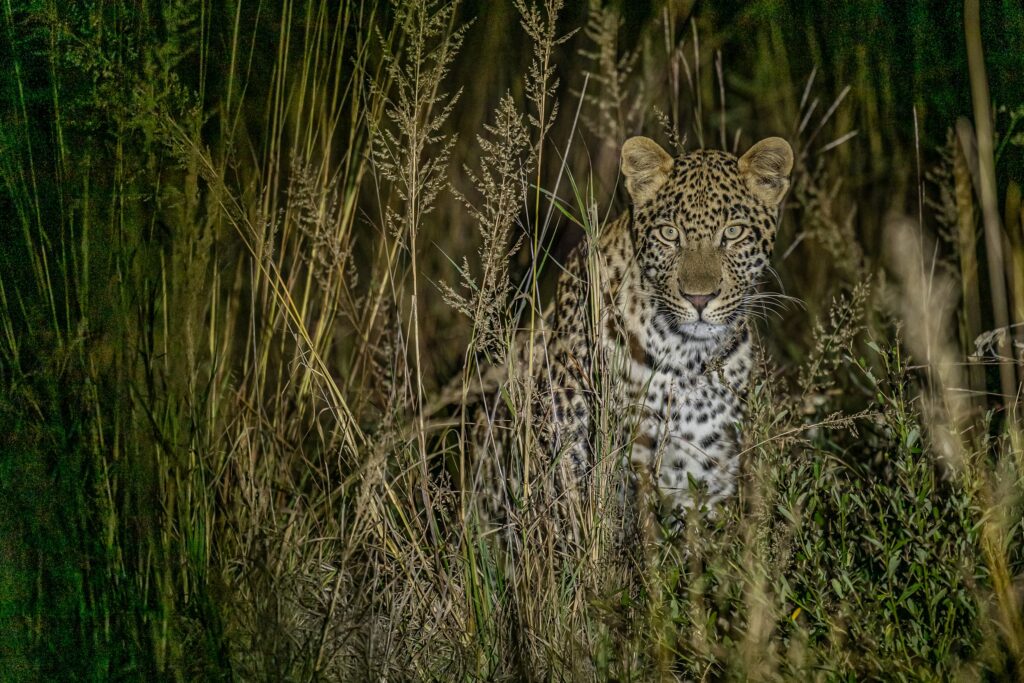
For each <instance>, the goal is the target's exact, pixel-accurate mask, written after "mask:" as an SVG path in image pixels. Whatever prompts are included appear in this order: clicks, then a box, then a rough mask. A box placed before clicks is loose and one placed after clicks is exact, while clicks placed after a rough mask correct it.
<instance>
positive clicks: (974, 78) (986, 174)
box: [964, 0, 1017, 401]
mask: <svg viewBox="0 0 1024 683" xmlns="http://www.w3.org/2000/svg"><path fill="white" fill-rule="evenodd" d="M978 5H979V2H978V0H965V2H964V33H965V35H966V39H967V64H968V69H969V71H970V81H971V100H972V103H973V105H974V121H975V127H976V131H977V141H978V185H979V190H980V192H979V195H980V197H981V215H982V219H983V223H984V226H985V252H986V260H987V262H988V275H989V286H990V287H991V291H992V317H993V320H994V322H995V326H996V327H997V328H1008V327H1009V325H1010V317H1009V307H1008V300H1007V299H1008V297H1007V293H1006V269H1005V268H1004V265H1003V263H1004V258H1003V237H1002V228H1001V226H1000V224H999V206H998V197H997V189H996V164H995V155H994V149H993V137H992V136H993V132H992V100H991V96H990V95H989V90H988V77H987V76H986V73H985V54H984V51H983V49H982V44H981V17H980V9H979V6H978ZM999 385H1000V389H1001V392H1002V395H1003V398H1004V400H1005V401H1009V400H1011V398H1012V397H1014V396H1016V394H1017V381H1016V372H1015V369H1014V367H1013V365H1012V364H1011V363H1008V362H1005V361H1003V362H1000V363H999Z"/></svg>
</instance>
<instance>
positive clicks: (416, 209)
mask: <svg viewBox="0 0 1024 683" xmlns="http://www.w3.org/2000/svg"><path fill="white" fill-rule="evenodd" d="M2 10H3V36H4V37H3V41H2V42H3V56H4V63H5V64H7V65H8V68H7V69H6V70H5V72H4V73H3V75H2V77H0V83H2V86H0V87H2V89H3V99H2V101H3V102H4V103H5V104H4V108H3V113H4V116H3V121H4V124H3V126H2V127H0V178H2V181H3V185H2V191H0V206H2V207H3V213H2V215H3V216H4V218H5V221H4V228H5V229H4V243H3V247H4V248H3V251H2V254H0V259H2V270H0V321H2V328H0V372H2V381H3V392H2V394H0V416H2V425H3V429H4V432H5V434H6V436H5V438H4V440H3V447H2V457H0V468H2V469H0V539H2V540H0V549H2V552H0V557H2V562H0V672H2V673H3V677H4V679H5V680H6V679H10V680H56V679H59V680H72V679H109V678H114V677H118V678H126V679H140V680H155V679H159V680H163V679H168V680H195V679H199V680H206V679H235V678H237V679H242V680H249V679H254V680H274V681H277V680H367V679H370V678H374V679H378V678H379V679H396V680H454V679H469V680H497V679H508V680H523V679H526V680H531V679H536V680H543V679H554V680H561V679H585V680H592V679H601V680H606V679H615V680H652V679H659V680H660V679H672V678H683V679H694V680H696V679H701V680H704V679H710V678H735V679H758V680H762V679H771V680H775V679H782V680H790V679H793V680H807V679H811V678H813V679H827V680H832V679H851V680H859V679H872V678H897V679H905V680H917V679H950V678H955V679H958V680H959V679H964V680H980V679H985V680H992V679H1005V680H1014V679H1017V678H1019V677H1020V676H1021V675H1022V672H1024V626H1022V614H1021V610H1022V596H1021V588H1020V586H1021V580H1020V576H1021V571H1022V562H1024V523H1022V519H1024V514H1022V512H1024V509H1022V507H1024V500H1022V494H1024V422H1022V412H1021V410H1020V407H1019V398H1020V397H1019V393H1020V382H1021V379H1020V378H1021V376H1022V374H1024V373H1022V365H1021V363H1022V362H1024V345H1022V341H1021V340H1022V339H1024V336H1022V335H1024V318H1022V317H1021V316H1022V313H1021V312H1022V311H1024V293H1022V292H1024V290H1022V282H1024V278H1022V276H1021V272H1024V270H1022V269H1024V246H1022V245H1024V212H1022V209H1021V201H1020V189H1019V184H1020V171H1021V169H1022V167H1024V166H1022V164H1024V150H1022V140H1021V137H1020V136H1021V133H1020V131H1019V130H1018V129H1017V127H1018V125H1019V122H1020V121H1021V120H1024V116H1022V115H1021V105H1022V103H1021V102H1019V101H1016V100H1015V99H1014V98H1019V93H1020V80H1019V79H1020V76H1019V74H1020V73H1022V70H1021V67H1024V64H1021V60H1022V57H1021V55H1020V52H1019V50H1016V49H1015V48H1016V46H1017V45H1019V39H1020V32H1021V30H1024V13H1022V12H1021V11H1020V10H1019V8H1015V7H1014V6H1012V5H1009V4H1007V5H1000V6H996V5H991V4H984V5H982V6H980V7H979V3H977V2H973V3H972V2H968V3H966V5H965V7H964V11H963V12H961V11H960V9H959V8H948V7H944V8H940V9H936V8H934V7H930V6H928V5H927V4H926V3H918V2H915V3H910V4H909V5H907V6H906V8H903V9H901V8H894V7H893V6H891V5H889V4H887V3H882V2H869V3H860V5H859V6H858V7H857V8H855V9H854V8H852V6H851V8H847V7H846V6H840V5H835V6H832V7H830V8H829V9H828V10H827V11H819V10H820V7H818V6H817V3H803V2H798V1H796V0H793V1H791V2H781V3H761V2H757V3H745V4H743V5H736V6H735V7H733V6H731V5H729V4H719V3H716V4H714V5H710V4H709V5H691V4H689V3H666V4H664V5H662V4H658V3H654V4H651V5H650V6H648V5H646V4H644V3H639V4H637V3H622V4H621V5H620V4H615V3H610V4H603V3H596V2H595V3H589V4H583V3H568V4H565V3H561V2H556V1H554V0H543V1H541V0H515V1H513V2H507V3H506V2H494V3H474V2H469V1H468V0H467V1H466V2H464V3H463V4H458V3H447V2H443V1H439V0H411V1H410V2H393V3H384V2H378V1H377V0H354V1H352V2H343V3H336V2H326V1H325V0H306V1H304V2H297V1H295V0H285V1H284V2H282V3H279V4H276V5H273V4H272V5H268V4H260V3H255V4H250V3H245V2H236V3H213V2H209V0H182V1H180V2H172V3H171V2H169V3H148V2H143V3H122V2H113V3H109V2H108V3H76V4H70V5H65V4H61V3H54V2H40V3H18V2H15V1H14V0H4V3H3V8H2ZM895 45H907V46H909V47H908V48H907V50H905V51H901V50H900V49H897V48H896V47H894V46H895ZM936 54H942V55H943V56H944V59H942V60H937V59H933V57H935V55H936ZM930 63H935V64H940V63H941V66H935V67H930V66H927V65H928V64H930ZM641 132H642V133H644V134H647V135H653V136H658V137H661V138H662V139H664V140H666V141H667V142H669V143H672V144H673V145H676V146H679V147H686V148H690V149H692V148H694V147H698V146H709V147H726V148H728V149H730V150H739V151H742V150H743V149H744V148H745V147H746V146H747V145H749V144H750V143H751V142H753V141H754V140H757V139H759V138H760V137H762V136H765V135H772V134H781V135H785V136H786V137H787V138H788V139H789V140H790V141H791V143H792V144H793V146H794V149H795V150H796V152H797V164H796V167H795V169H794V177H793V191H792V193H791V196H790V198H789V199H788V201H787V204H786V208H785V211H784V216H783V219H782V224H781V228H780V237H779V243H778V246H777V250H776V255H775V258H774V261H773V265H774V267H775V271H776V279H775V281H773V282H770V283H767V284H766V285H765V286H766V287H768V288H770V289H777V290H779V291H780V292H781V293H784V294H786V295H787V296H791V297H796V298H797V299H799V300H800V301H802V305H790V306H786V307H784V308H783V309H781V310H777V311H776V310H774V309H771V308H766V309H765V310H764V311H763V314H762V315H759V316H758V319H757V336H758V338H759V342H760V344H759V347H760V351H759V353H760V355H759V362H758V367H757V369H756V371H755V377H754V380H753V383H752V386H751V392H750V398H749V401H748V414H749V415H748V419H747V422H746V425H745V428H744V445H743V451H744V459H745V463H744V475H743V486H742V490H741V494H740V495H739V496H738V499H737V500H736V501H734V502H733V503H731V504H730V505H728V506H726V507H725V508H723V510H722V511H721V512H720V514H719V515H717V516H716V517H715V518H714V519H713V520H705V519H702V518H700V517H698V516H691V518H690V519H688V520H687V521H686V524H685V525H684V527H685V528H684V532H683V533H682V534H681V535H680V537H679V538H672V537H671V534H668V533H667V532H666V530H665V529H662V528H661V524H660V521H659V519H658V518H657V515H655V514H653V513H652V512H651V511H650V510H646V509H643V508H642V506H641V507H640V508H638V509H626V508H624V507H623V506H622V501H623V498H622V496H621V495H620V493H619V486H620V485H621V480H620V479H621V478H620V477H619V476H618V471H617V468H616V463H617V462H618V461H619V456H620V453H621V448H623V447H624V446H625V444H624V443H623V434H627V433H628V432H629V427H630V420H631V419H632V415H633V413H632V412H631V408H630V407H629V406H628V405H625V404H624V399H623V397H621V396H619V395H618V393H617V391H616V389H617V388H616V387H615V386H614V385H613V383H609V382H604V381H603V378H604V377H605V376H607V375H606V374H605V373H604V372H602V371H600V370H599V371H598V372H597V373H596V374H595V376H594V377H593V378H592V379H593V381H594V386H595V388H596V390H597V391H599V392H600V395H601V396H602V401H601V402H600V409H599V411H598V414H597V415H596V416H595V423H596V424H597V425H598V427H597V434H598V439H597V443H598V444H599V446H598V450H599V451H600V453H599V461H600V462H601V464H602V467H600V468H599V470H598V471H596V472H595V473H594V477H595V478H594V481H595V486H593V487H591V488H590V489H589V490H588V492H587V496H584V497H582V498H580V499H579V500H578V501H576V503H575V504H576V506H577V507H576V508H575V509H574V510H573V513H574V517H573V519H575V520H576V521H577V523H578V524H579V528H578V529H577V530H576V532H577V539H578V540H580V543H579V545H578V546H577V548H576V549H575V550H567V549H566V548H565V547H564V546H562V545H560V544H559V543H558V536H559V533H560V532H561V531H562V530H560V529H556V528H552V519H553V517H552V514H551V513H550V510H549V508H548V507H546V505H547V503H550V494H551V491H550V489H549V488H547V489H546V488H545V487H549V486H550V481H551V479H552V477H551V473H550V472H549V471H548V470H549V468H550V467H551V463H550V459H549V457H548V454H546V453H543V452H541V449H540V448H539V447H538V445H537V444H538V441H539V438H538V437H539V431H538V430H542V429H543V428H544V425H541V424H536V422H535V421H534V419H533V415H534V412H533V410H532V409H531V406H532V405H533V404H534V403H535V402H536V401H538V400H543V396H538V395H537V392H539V391H541V390H540V389H539V388H538V387H537V386H535V384H534V383H533V380H532V378H533V377H535V376H536V372H537V370H538V369H539V368H542V367H543V364H544V363H545V353H544V345H543V343H542V342H543V340H544V339H545V336H546V334H547V330H546V329H545V328H544V324H545V323H544V320H543V315H542V312H543V309H544V307H545V305H546V304H547V303H548V302H549V301H550V300H551V296H552V288H553V284H554V281H555V279H556V278H557V276H558V273H559V272H560V270H561V268H562V265H563V263H564V262H565V259H566V257H567V255H568V252H569V249H570V248H571V246H572V245H573V244H575V243H577V242H579V241H581V240H583V241H588V242H589V243H593V241H595V240H597V239H598V238H599V236H600V234H601V231H602V230H603V229H604V227H605V225H607V223H608V222H609V221H610V220H613V219H614V218H615V217H617V216H618V214H619V212H621V211H622V210H624V209H625V202H624V196H623V193H622V192H621V191H618V189H617V184H618V181H617V163H618V160H617V154H618V147H619V145H620V144H621V142H622V140H623V139H624V138H625V137H627V136H629V135H632V134H636V133H641ZM587 253H588V256H587V259H588V260H587V261H586V262H585V264H584V265H585V267H586V270H587V272H588V273H589V274H590V278H591V281H593V282H596V281H597V280H598V279H599V278H601V277H602V269H601V267H600V263H599V262H598V260H597V255H596V252H595V250H589V251H588V252H587ZM590 291H591V293H593V292H594V291H595V290H593V289H592V290H590ZM783 300H785V299H782V298H775V299H773V301H783ZM586 305H587V306H588V312H589V314H590V321H591V324H592V326H593V327H595V328H596V327H597V326H598V325H600V324H601V321H602V313H603V311H602V309H603V301H601V300H600V297H598V296H591V297H590V298H588V299H587V301H586ZM517 345H519V346H517ZM517 349H525V353H517ZM481 405H482V410H481V409H478V408H477V407H478V406H481ZM496 411H498V412H500V411H507V413H508V415H509V416H510V419H509V420H507V421H506V424H507V426H508V428H509V429H511V430H512V435H513V436H512V439H511V442H512V443H513V444H514V450H515V452H516V453H518V454H519V457H518V460H517V463H518V464H517V466H516V467H515V468H514V471H513V470H510V471H504V472H501V473H499V474H498V475H496V474H495V472H494V471H493V468H491V467H489V466H488V465H486V464H485V463H481V461H480V459H479V458H478V457H477V456H478V455H479V449H475V448H474V447H473V442H474V439H475V438H478V437H479V435H480V434H481V430H483V433H484V434H486V428H487V426H486V425H481V424H477V419H478V417H479V416H480V415H482V414H485V413H488V412H490V413H494V414H497V413H496ZM482 443H483V444H484V451H485V453H486V451H487V450H488V449H487V444H488V441H487V438H486V436H485V438H484V439H483V441H482ZM494 476H501V477H502V478H503V479H507V480H508V481H509V482H511V483H512V484H513V485H512V486H511V487H510V488H511V489H512V490H511V491H510V493H511V494H512V495H511V501H512V502H511V503H510V510H509V514H510V518H511V519H512V520H513V521H514V522H515V529H516V533H515V534H514V536H513V538H512V542H511V543H509V542H508V540H507V539H506V540H505V541H501V542H499V541H498V539H497V538H496V534H495V533H494V531H493V530H492V529H490V528H488V527H487V526H486V525H485V524H481V523H480V521H479V520H478V519H477V516H476V514H475V509H476V508H475V501H476V498H477V496H478V494H479V493H480V492H481V490H482V487H484V486H486V485H487V480H488V478H489V477H494Z"/></svg>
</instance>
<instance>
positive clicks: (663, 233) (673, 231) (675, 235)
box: [658, 225, 679, 242]
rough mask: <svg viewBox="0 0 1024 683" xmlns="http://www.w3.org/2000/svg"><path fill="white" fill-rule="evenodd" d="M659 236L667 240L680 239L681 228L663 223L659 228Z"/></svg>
mask: <svg viewBox="0 0 1024 683" xmlns="http://www.w3.org/2000/svg"><path fill="white" fill-rule="evenodd" d="M658 237H660V238H661V239H663V240H665V241H666V242H675V241H676V240H677V239H679V230H678V229H677V228H676V227H675V226H672V225H663V226H661V227H660V228H658Z"/></svg>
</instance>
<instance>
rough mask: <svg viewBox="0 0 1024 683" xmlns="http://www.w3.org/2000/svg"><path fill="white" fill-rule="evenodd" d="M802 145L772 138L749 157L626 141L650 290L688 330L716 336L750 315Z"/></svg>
mask: <svg viewBox="0 0 1024 683" xmlns="http://www.w3.org/2000/svg"><path fill="white" fill-rule="evenodd" d="M792 168H793V150H792V149H791V148H790V146H789V143H787V142H786V141H785V140H783V139H781V138H766V139H764V140H761V141H760V142H758V143H757V144H755V145H754V146H753V147H751V148H750V149H749V150H748V151H747V153H746V154H744V155H743V156H742V157H739V158H736V157H735V156H733V155H732V154H729V153H727V152H719V151H711V150H698V151H693V152H689V153H687V154H684V155H682V156H680V157H677V158H672V157H671V156H670V155H669V154H668V153H667V152H666V151H665V150H663V149H662V148H661V147H660V146H658V144H657V143H656V142H654V141H653V140H651V139H650V138H645V137H635V138H630V139H629V140H626V142H625V144H624V145H623V146H622V173H623V175H624V176H625V179H626V189H627V190H628V192H629V194H630V197H631V198H632V200H633V216H632V226H631V230H632V234H633V239H634V244H635V245H636V251H637V263H638V265H639V270H640V284H639V287H640V290H641V296H644V297H647V298H648V299H649V300H650V301H651V302H652V303H653V304H654V310H655V311H656V316H658V317H659V318H660V320H661V322H663V323H664V324H665V325H668V326H669V327H670V328H671V329H673V330H674V331H676V332H677V333H679V334H684V335H687V336H689V337H692V338H697V339H707V340H711V339H714V338H717V337H720V336H721V335H723V334H724V333H725V332H726V331H727V330H729V329H730V328H731V327H732V326H734V325H735V324H736V323H737V322H738V321H739V320H741V319H742V318H743V317H744V315H745V313H746V312H747V311H748V310H749V307H750V302H751V299H750V296H751V295H752V293H753V291H754V288H755V287H756V285H757V284H758V282H760V278H761V275H762V272H763V271H764V269H765V268H766V267H767V266H768V261H769V258H770V257H771V253H772V248H773V247H774V245H775V232H776V227H777V223H778V216H779V207H780V205H781V203H782V199H783V197H784V196H785V194H786V191H787V190H788V189H789V173H790V171H791V170H792Z"/></svg>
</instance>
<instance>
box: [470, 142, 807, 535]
mask: <svg viewBox="0 0 1024 683" xmlns="http://www.w3.org/2000/svg"><path fill="white" fill-rule="evenodd" d="M792 163H793V156H792V151H791V149H790V147H789V145H788V144H787V143H786V142H785V141H783V140H781V139H779V138H768V139H767V140H763V141H761V142H759V143H757V144H756V145H754V146H753V147H752V148H751V149H750V150H749V151H748V152H747V153H746V154H745V155H743V157H741V158H739V159H737V158H736V157H735V156H733V155H732V154H729V153H726V152H720V151H711V150H699V151H694V152H690V153H687V154H684V155H682V156H680V157H678V158H675V159H673V158H672V157H671V156H669V155H668V154H667V153H666V152H665V151H664V150H662V149H661V147H659V146H658V145H657V144H656V143H655V142H653V141H652V140H650V139H648V138H631V139H630V140H627V141H626V143H625V144H624V145H623V149H622V172H623V175H624V177H625V182H626V188H627V190H628V191H629V194H630V197H631V199H632V206H631V207H630V210H629V211H628V212H626V213H625V214H623V215H622V216H621V217H619V218H618V219H617V220H616V221H614V222H612V223H611V224H609V225H608V226H606V228H605V229H604V231H603V232H602V234H601V236H600V238H599V239H597V240H596V243H595V242H589V243H588V242H586V241H585V242H584V243H583V244H581V245H580V246H579V247H578V248H577V249H576V250H575V251H574V252H573V253H572V255H571V256H570V258H569V261H568V263H567V264H566V265H565V270H564V272H563V273H562V275H561V277H560V279H559V283H558V288H557V293H556V297H555V301H554V302H553V304H552V305H551V306H550V307H549V308H548V309H547V311H546V314H545V315H544V317H543V319H542V320H541V321H540V323H539V325H538V327H537V330H538V331H537V332H536V335H535V344H534V346H533V348H532V352H533V353H532V357H533V358H532V363H531V360H530V356H531V354H530V346H529V344H528V343H522V344H520V348H519V350H518V353H517V354H515V355H513V356H512V357H511V359H510V361H509V366H508V367H507V368H506V374H505V377H506V383H505V393H504V394H501V393H498V394H496V395H495V396H493V397H492V400H491V401H490V402H489V403H488V404H487V405H488V406H489V407H488V409H486V410H483V411H481V414H480V420H479V424H480V426H481V428H480V429H479V430H478V433H477V438H476V452H477V454H478V455H479V456H480V461H481V469H480V470H479V471H480V475H481V476H482V477H484V478H485V479H486V481H484V482H481V483H482V484H484V487H485V488H486V489H487V490H488V491H489V495H488V496H487V498H486V502H487V503H488V504H487V506H486V507H487V508H488V514H489V516H491V517H492V518H497V519H498V520H506V519H508V518H509V513H510V512H512V511H514V510H515V509H517V508H518V507H519V506H520V505H521V504H522V503H523V496H522V492H523V491H524V490H525V487H524V482H525V483H526V484H530V485H532V486H533V487H534V488H539V489H544V490H548V491H549V492H550V493H552V494H553V496H554V498H555V499H556V500H561V501H562V502H563V503H565V502H568V503H569V504H579V500H581V498H582V497H581V495H580V494H581V493H582V492H584V491H585V490H586V488H587V486H588V479H589V477H590V475H591V473H592V471H593V469H594V467H595V465H596V464H597V462H596V461H595V457H596V455H597V454H599V453H601V452H602V451H607V449H602V448H601V447H600V445H599V444H597V443H596V439H597V438H599V436H600V430H599V429H598V425H596V424H595V416H597V415H599V408H602V407H603V408H604V409H605V410H608V409H609V408H611V409H612V410H615V411H622V413H621V414H623V415H625V414H630V415H635V416H636V418H635V420H633V424H634V429H633V430H632V431H631V434H630V435H629V437H630V438H629V439H628V442H627V444H626V447H625V448H623V449H621V450H620V453H621V454H622V458H621V459H622V460H623V461H628V462H629V463H630V464H631V465H632V469H633V471H634V472H635V473H636V474H638V475H639V476H640V478H646V477H649V480H650V481H652V482H654V483H655V485H656V488H657V490H658V491H659V492H660V493H661V497H662V499H663V501H664V503H665V507H666V509H668V510H672V511H679V510H682V509H685V508H687V507H689V506H692V505H693V504H694V503H695V502H696V500H698V499H695V498H694V494H698V497H699V501H700V502H701V503H703V504H707V505H709V506H713V505H714V504H715V503H717V502H718V501H721V500H723V499H724V498H726V497H728V496H730V495H731V494H732V493H733V492H734V491H735V490H736V476H737V472H738V469H739V456H738V451H739V449H738V447H737V444H738V438H739V433H738V425H739V423H740V421H741V419H742V416H743V403H744V397H745V394H746V391H747V388H746V387H747V379H748V375H749V372H750V369H751V362H752V359H751V340H750V332H749V328H748V320H747V314H748V312H749V306H750V303H751V298H750V297H751V295H752V294H753V292H754V289H755V287H756V286H757V284H758V282H759V281H760V278H761V276H762V273H763V271H764V270H765V268H767V267H768V263H769V259H770V257H771V253H772V248H773V246H774V242H775V233H776V226H777V220H778V214H779V207H780V205H781V201H782V198H783V197H784V195H785V193H786V191H787V189H788V186H789V180H788V176H789V173H790V170H791V168H792ZM596 303H600V305H595V304H596ZM512 377H516V378H517V379H518V381H516V382H512V381H508V380H509V378H512ZM609 382H610V383H611V384H612V385H614V388H615V389H616V390H615V391H612V392H609V391H608V387H609ZM524 386H529V395H531V396H532V398H533V403H532V413H531V418H532V421H533V424H534V426H535V429H536V433H537V434H538V436H537V441H536V443H534V444H524V443H522V435H521V434H517V433H515V432H514V431H513V430H512V429H511V428H510V425H511V424H512V420H511V415H510V412H509V408H508V405H509V403H512V404H515V400H514V399H515V397H511V396H509V392H510V391H514V390H522V387H524ZM616 396H619V397H624V398H625V403H624V404H622V405H615V406H609V405H608V404H607V403H605V404H603V405H602V401H605V402H607V401H615V400H616V398H615V397H616ZM508 399H513V400H511V401H510V400H508ZM632 408H636V409H638V410H631V409H632ZM537 446H539V448H537ZM526 448H530V449H531V451H530V452H531V453H534V452H541V453H546V454H547V456H546V458H545V459H543V461H541V462H536V457H537V456H536V455H533V456H532V457H533V458H534V461H533V462H532V467H527V463H526V462H524V460H525V458H524V455H523V453H524V452H525V449H526ZM616 457H618V456H616ZM524 477H525V478H524ZM570 518H571V517H570Z"/></svg>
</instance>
